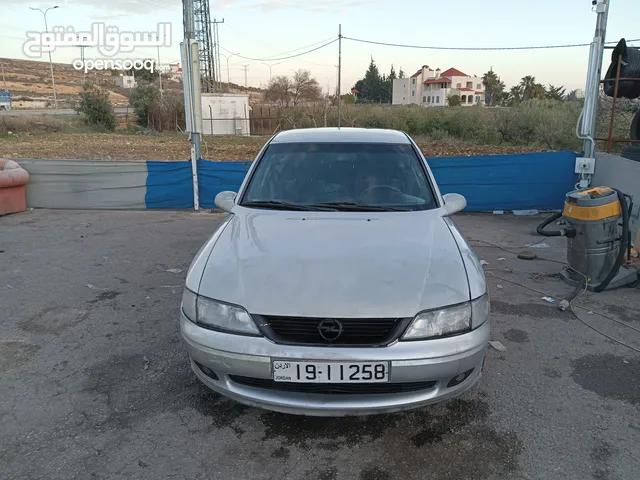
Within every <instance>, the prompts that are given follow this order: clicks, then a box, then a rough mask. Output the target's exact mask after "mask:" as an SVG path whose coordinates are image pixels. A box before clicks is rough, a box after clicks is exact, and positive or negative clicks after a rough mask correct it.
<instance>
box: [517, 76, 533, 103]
mask: <svg viewBox="0 0 640 480" xmlns="http://www.w3.org/2000/svg"><path fill="white" fill-rule="evenodd" d="M535 86H536V77H533V76H531V75H527V76H525V77H522V80H520V88H521V89H522V100H523V101H525V100H529V99H530V98H533V94H534V88H535Z"/></svg>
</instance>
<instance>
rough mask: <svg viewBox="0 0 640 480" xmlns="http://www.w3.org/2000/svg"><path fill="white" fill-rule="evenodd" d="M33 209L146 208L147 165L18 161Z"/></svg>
mask: <svg viewBox="0 0 640 480" xmlns="http://www.w3.org/2000/svg"><path fill="white" fill-rule="evenodd" d="M20 166H21V167H22V168H24V169H25V170H26V171H27V172H29V183H28V184H27V189H26V191H27V206H28V207H33V208H75V209H123V208H124V209H137V208H146V204H145V195H146V193H147V186H146V184H147V164H146V162H92V161H88V160H86V161H83V160H23V159H21V160H20Z"/></svg>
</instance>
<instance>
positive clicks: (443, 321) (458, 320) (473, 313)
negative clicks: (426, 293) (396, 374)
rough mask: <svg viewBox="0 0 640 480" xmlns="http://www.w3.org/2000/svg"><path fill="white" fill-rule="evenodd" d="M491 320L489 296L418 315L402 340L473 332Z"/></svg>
mask: <svg viewBox="0 0 640 480" xmlns="http://www.w3.org/2000/svg"><path fill="white" fill-rule="evenodd" d="M487 318H489V296H488V295H486V294H485V295H483V296H482V297H479V298H477V299H475V300H473V301H471V302H467V303H462V304H460V305H454V306H452V307H447V308H441V309H439V310H431V311H429V312H423V313H420V314H418V315H417V316H416V317H415V318H414V319H413V321H412V322H411V324H410V325H409V328H408V329H407V331H406V332H405V334H404V335H403V336H402V340H424V339H427V338H434V337H442V336H445V335H451V334H454V333H460V332H464V331H465V330H471V329H474V328H477V327H479V326H480V325H482V324H483V323H484V322H485V321H486V320H487Z"/></svg>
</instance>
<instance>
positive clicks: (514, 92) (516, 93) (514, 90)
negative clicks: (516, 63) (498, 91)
mask: <svg viewBox="0 0 640 480" xmlns="http://www.w3.org/2000/svg"><path fill="white" fill-rule="evenodd" d="M522 92H523V88H522V85H514V86H513V87H511V90H509V103H510V104H511V105H519V104H520V102H521V101H522Z"/></svg>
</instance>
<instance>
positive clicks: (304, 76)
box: [265, 70, 322, 107]
mask: <svg viewBox="0 0 640 480" xmlns="http://www.w3.org/2000/svg"><path fill="white" fill-rule="evenodd" d="M321 99H322V89H321V88H320V84H319V83H318V81H317V80H316V79H315V78H313V77H312V76H311V72H309V70H298V71H297V72H295V73H294V74H293V78H288V77H285V76H284V75H279V76H276V77H273V78H272V79H271V82H269V86H268V87H267V92H266V93H265V100H266V101H268V102H274V103H276V104H278V105H279V106H281V107H288V106H289V105H293V106H295V105H299V104H300V103H304V102H318V101H320V100H321Z"/></svg>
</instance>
